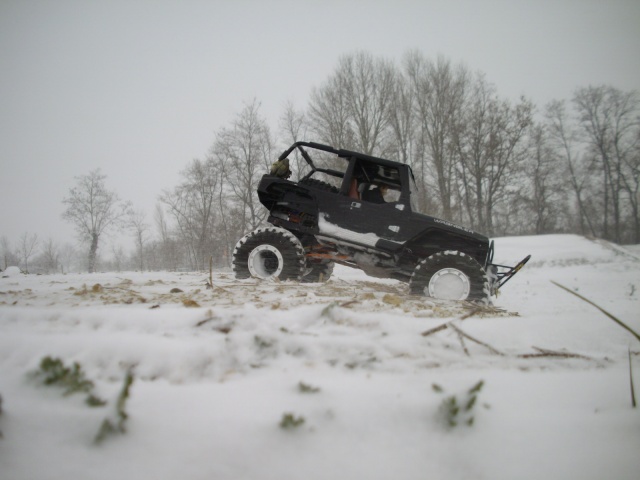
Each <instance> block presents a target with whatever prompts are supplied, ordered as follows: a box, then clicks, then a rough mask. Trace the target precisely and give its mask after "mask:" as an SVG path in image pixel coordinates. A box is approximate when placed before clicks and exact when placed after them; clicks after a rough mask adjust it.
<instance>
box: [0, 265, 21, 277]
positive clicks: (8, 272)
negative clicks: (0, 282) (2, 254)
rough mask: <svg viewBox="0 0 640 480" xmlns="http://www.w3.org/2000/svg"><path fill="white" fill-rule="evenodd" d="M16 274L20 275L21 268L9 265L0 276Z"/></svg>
mask: <svg viewBox="0 0 640 480" xmlns="http://www.w3.org/2000/svg"><path fill="white" fill-rule="evenodd" d="M16 275H20V269H19V268H18V267H7V268H6V269H5V270H4V271H3V272H1V273H0V276H1V277H2V278H10V277H15V276H16Z"/></svg>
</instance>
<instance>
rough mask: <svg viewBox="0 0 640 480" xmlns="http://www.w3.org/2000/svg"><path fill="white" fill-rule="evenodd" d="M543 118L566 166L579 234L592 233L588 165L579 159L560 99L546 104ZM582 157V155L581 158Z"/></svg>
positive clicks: (574, 134) (574, 139) (555, 148)
mask: <svg viewBox="0 0 640 480" xmlns="http://www.w3.org/2000/svg"><path fill="white" fill-rule="evenodd" d="M545 115H546V121H547V129H548V132H549V137H550V141H551V142H552V145H554V150H555V151H556V153H557V155H558V156H559V158H561V159H562V161H563V163H564V164H565V165H566V170H567V177H568V179H569V184H570V185H571V188H572V190H573V194H574V195H575V200H576V204H577V209H578V223H579V226H580V227H579V228H580V233H582V234H583V235H584V234H590V235H593V236H596V230H595V226H594V224H593V220H592V215H591V212H590V208H589V201H588V198H587V197H588V196H589V195H588V193H587V192H588V191H589V180H590V178H589V170H590V168H589V165H585V162H581V161H580V157H579V153H578V148H579V147H578V145H577V133H576V131H575V128H574V127H573V126H572V125H571V122H570V119H569V117H568V114H567V111H566V105H565V102H564V101H558V100H556V101H553V102H551V103H549V105H547V107H546V113H545ZM583 158H584V157H583Z"/></svg>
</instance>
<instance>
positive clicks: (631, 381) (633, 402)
mask: <svg viewBox="0 0 640 480" xmlns="http://www.w3.org/2000/svg"><path fill="white" fill-rule="evenodd" d="M629 383H630V384H631V407H632V408H636V406H637V405H638V404H637V403H636V390H635V388H634V387H633V369H632V368H631V349H629Z"/></svg>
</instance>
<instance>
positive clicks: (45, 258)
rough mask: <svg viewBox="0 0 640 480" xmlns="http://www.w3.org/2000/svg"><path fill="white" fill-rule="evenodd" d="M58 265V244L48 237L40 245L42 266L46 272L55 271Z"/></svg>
mask: <svg viewBox="0 0 640 480" xmlns="http://www.w3.org/2000/svg"><path fill="white" fill-rule="evenodd" d="M59 265H60V249H59V248H58V245H57V244H56V243H55V242H54V241H53V239H52V238H49V239H48V240H47V241H45V242H44V244H43V245H42V266H43V267H44V269H45V271H46V272H47V273H55V272H57V271H58V267H59Z"/></svg>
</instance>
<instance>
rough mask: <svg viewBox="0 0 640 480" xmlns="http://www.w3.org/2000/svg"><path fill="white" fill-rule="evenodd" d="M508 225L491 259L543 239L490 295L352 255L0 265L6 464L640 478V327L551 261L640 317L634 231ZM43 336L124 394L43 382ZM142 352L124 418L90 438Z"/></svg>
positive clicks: (266, 475) (204, 474)
mask: <svg viewBox="0 0 640 480" xmlns="http://www.w3.org/2000/svg"><path fill="white" fill-rule="evenodd" d="M496 245H497V252H496V259H495V260H496V261H497V262H498V263H505V264H515V263H516V262H517V261H518V260H520V259H521V258H522V257H524V256H525V255H526V254H529V253H531V254H532V255H533V258H532V260H531V262H530V263H529V264H528V265H527V266H526V267H525V268H524V269H523V270H522V271H521V272H520V273H519V274H518V275H516V276H515V277H514V278H513V280H512V281H511V282H510V283H509V284H507V285H506V286H505V288H504V290H503V293H502V295H501V296H500V297H499V298H498V299H497V300H496V301H495V305H494V306H493V307H487V308H483V309H481V310H479V311H478V310H474V307H472V306H470V305H466V304H458V303H451V302H433V301H430V300H428V299H426V298H421V297H412V296H408V295H407V290H408V289H407V287H406V286H405V285H403V284H400V283H397V282H395V281H390V280H377V279H373V278H369V277H366V276H365V275H364V274H362V273H361V272H359V271H355V270H350V269H347V268H340V267H337V268H336V271H335V275H334V277H333V278H332V279H331V280H330V281H329V282H328V283H327V284H307V285H300V284H294V283H275V282H274V283H265V282H263V283H258V282H254V281H253V280H248V281H236V280H235V279H234V278H233V276H232V274H231V273H230V272H226V271H225V272H222V271H220V272H218V271H216V272H213V284H214V288H207V282H208V280H209V274H208V273H202V274H199V273H191V274H178V273H157V272H153V273H129V272H127V273H105V274H92V275H88V274H85V275H73V274H70V275H42V276H23V275H21V274H16V273H15V272H13V274H12V275H9V276H7V277H6V278H0V395H1V396H2V404H1V408H2V414H0V432H2V436H3V437H2V438H1V439H0V478H2V479H3V480H20V479H24V480H31V479H40V480H44V479H65V480H68V479H76V478H77V479H109V480H111V479H114V478H118V479H135V480H143V479H153V480H161V479H178V478H179V479H207V480H212V479H273V480H286V479H305V480H310V479H332V480H333V479H363V480H373V479H403V480H404V479H425V478H429V479H447V480H456V479H492V480H493V479H509V480H513V479H532V480H533V479H536V480H538V479H540V478H544V479H545V480H551V479H569V478H572V479H573V478H580V479H582V480H585V479H597V480H601V479H604V478H608V479H617V480H621V479H634V480H635V479H637V478H638V475H639V473H638V472H640V455H638V452H640V408H636V409H632V408H631V393H630V381H629V349H630V350H631V352H632V355H631V358H632V364H633V368H634V369H635V372H634V373H635V379H636V380H635V384H636V390H637V394H638V396H640V355H639V352H640V342H638V340H637V339H635V338H634V337H633V336H632V335H631V334H630V333H629V332H627V331H625V330H624V329H622V328H621V327H619V326H618V325H616V324H615V323H614V322H612V321H611V320H610V319H608V318H607V317H605V316H604V315H603V314H602V313H601V312H599V311H598V310H597V309H595V308H594V307H592V306H590V305H588V304H586V303H584V302H583V301H581V300H580V299H578V298H576V297H575V296H573V295H571V294H569V293H567V292H565V291H564V290H562V289H560V288H558V287H557V286H555V285H554V284H552V283H551V281H555V282H558V283H560V284H562V285H565V286H566V287H568V288H570V289H572V290H574V291H576V292H578V293H580V294H581V295H584V296H586V297H588V298H589V299H591V300H592V301H593V302H595V303H597V304H599V305H600V306H601V307H602V308H604V309H606V310H608V311H609V312H611V313H612V314H614V315H616V316H617V317H618V318H619V319H620V320H622V321H624V322H626V323H628V324H629V325H630V326H631V327H632V328H634V329H635V330H636V331H640V250H639V249H638V248H620V247H616V246H613V245H611V244H608V243H605V242H596V241H591V240H588V239H585V238H582V237H578V236H573V235H554V236H541V237H520V238H502V239H497V241H496ZM175 289H179V290H181V291H176V290H175ZM172 290H173V292H172ZM469 314H472V315H471V316H469ZM465 317H468V318H465ZM447 322H451V324H452V326H451V327H448V328H445V329H442V330H441V331H438V332H436V333H433V334H430V335H426V336H425V335H423V333H424V332H427V331H429V330H430V329H432V328H434V327H437V326H439V325H442V324H445V323H447ZM456 327H457V328H458V329H459V330H460V331H462V332H464V333H465V334H466V335H468V337H462V338H463V339H464V340H461V337H460V335H459V331H456ZM469 337H471V338H473V339H476V340H478V341H479V342H482V344H481V343H476V342H474V341H473V340H472V339H471V338H469ZM465 350H466V351H465ZM547 351H552V353H551V354H550V353H548V352H547ZM545 352H547V354H545ZM553 352H555V353H553ZM559 354H564V355H559ZM46 356H51V357H54V358H59V359H61V360H62V361H63V362H64V363H65V365H68V366H71V365H72V364H73V363H74V362H78V363H79V364H80V365H81V366H82V369H83V371H84V372H85V373H86V376H87V377H88V378H89V379H90V380H92V381H93V382H94V384H95V388H94V393H95V394H96V395H97V396H98V397H101V398H103V399H107V400H109V404H108V405H106V406H104V407H97V408H95V407H94V408H92V407H89V406H87V405H86V404H85V403H84V400H85V398H86V394H75V395H69V396H63V394H62V390H60V389H58V388H54V387H51V386H44V385H42V384H41V383H38V381H37V380H36V379H34V378H33V375H32V372H34V371H37V370H38V368H39V365H40V361H41V359H42V358H44V357H46ZM128 370H131V371H132V372H133V375H134V377H135V380H134V383H133V385H132V386H131V388H130V397H129V399H128V401H127V402H126V405H125V410H126V412H127V414H128V418H127V420H126V422H125V424H124V425H125V427H126V432H125V433H123V434H116V435H113V436H110V437H108V438H106V439H105V440H104V441H103V442H102V443H100V444H99V445H96V444H94V442H93V441H94V438H95V436H96V434H97V432H98V430H99V428H100V425H101V424H102V422H103V420H104V419H105V417H114V413H113V412H115V404H116V399H117V397H118V394H119V392H120V391H121V389H122V384H123V379H124V378H125V374H126V372H127V371H128ZM479 381H483V382H484V383H483V385H482V389H481V390H480V391H479V393H478V395H477V401H476V402H475V404H474V405H473V406H472V407H471V408H470V410H469V412H467V413H465V415H467V416H466V417H465V418H469V416H470V415H473V417H474V422H473V425H471V426H469V425H466V424H464V422H462V424H460V425H457V426H455V427H450V426H448V425H447V418H450V417H447V415H446V414H445V410H444V409H443V408H444V407H443V404H445V403H446V399H448V398H451V396H456V398H457V400H458V403H466V398H467V397H468V393H467V392H468V390H469V389H471V387H473V386H474V385H476V384H478V382H479ZM434 384H435V385H437V386H439V387H440V388H441V389H442V390H443V391H442V392H438V391H436V390H437V388H434ZM463 406H464V405H463ZM287 420H288V423H287Z"/></svg>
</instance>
